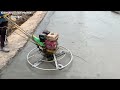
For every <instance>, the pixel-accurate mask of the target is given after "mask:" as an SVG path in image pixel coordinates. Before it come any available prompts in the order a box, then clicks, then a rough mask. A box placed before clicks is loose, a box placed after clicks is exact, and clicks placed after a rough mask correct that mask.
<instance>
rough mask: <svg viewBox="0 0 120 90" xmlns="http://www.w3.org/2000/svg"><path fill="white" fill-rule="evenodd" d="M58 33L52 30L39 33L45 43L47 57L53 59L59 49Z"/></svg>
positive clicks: (44, 50) (44, 49) (44, 48)
mask: <svg viewBox="0 0 120 90" xmlns="http://www.w3.org/2000/svg"><path fill="white" fill-rule="evenodd" d="M58 38H59V35H58V33H53V32H50V31H44V32H42V33H41V34H40V35H39V39H40V41H41V42H43V43H44V45H45V46H44V47H43V52H44V54H45V55H46V57H47V58H49V59H50V60H52V59H53V54H54V53H55V52H56V50H57V48H58V47H57V46H58Z"/></svg>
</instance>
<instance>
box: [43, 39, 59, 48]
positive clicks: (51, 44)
mask: <svg viewBox="0 0 120 90" xmlns="http://www.w3.org/2000/svg"><path fill="white" fill-rule="evenodd" d="M45 45H46V48H47V49H56V48H57V41H49V40H45Z"/></svg>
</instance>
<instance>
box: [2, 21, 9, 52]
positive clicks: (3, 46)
mask: <svg viewBox="0 0 120 90" xmlns="http://www.w3.org/2000/svg"><path fill="white" fill-rule="evenodd" d="M7 23H8V22H3V23H2V25H3V27H4V26H7ZM6 29H7V28H6V27H5V28H3V29H1V49H2V51H5V52H9V49H7V48H6V47H5V38H6Z"/></svg>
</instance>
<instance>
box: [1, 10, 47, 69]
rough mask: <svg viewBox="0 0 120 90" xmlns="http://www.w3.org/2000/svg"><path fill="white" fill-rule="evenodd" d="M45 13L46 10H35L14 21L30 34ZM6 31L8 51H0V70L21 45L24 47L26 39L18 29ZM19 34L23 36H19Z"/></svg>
mask: <svg viewBox="0 0 120 90" xmlns="http://www.w3.org/2000/svg"><path fill="white" fill-rule="evenodd" d="M46 13H47V12H45V11H37V12H35V13H34V14H33V15H31V16H28V17H27V18H25V19H24V20H22V19H21V21H19V22H17V21H16V22H17V23H20V24H21V25H20V27H21V28H22V29H24V30H25V31H26V32H27V33H30V34H31V33H33V32H34V30H35V29H36V27H37V25H38V24H39V23H40V22H41V21H42V19H43V18H44V16H45V15H46ZM25 17H26V16H25ZM23 18H24V17H23ZM23 21H24V23H23ZM21 22H22V23H23V24H22V23H21ZM9 27H10V26H9ZM11 27H12V28H13V27H14V26H12V25H11ZM8 33H9V36H8V47H9V48H10V52H9V53H5V52H0V70H2V69H3V68H4V67H6V66H7V65H8V64H10V63H11V59H12V58H13V57H14V56H15V55H16V54H17V53H18V52H19V51H20V50H21V48H22V47H24V45H25V44H26V43H27V40H28V37H26V36H25V35H24V34H23V33H21V32H20V31H19V30H18V29H15V30H14V32H8ZM20 35H21V36H23V37H25V38H23V37H21V36H20Z"/></svg>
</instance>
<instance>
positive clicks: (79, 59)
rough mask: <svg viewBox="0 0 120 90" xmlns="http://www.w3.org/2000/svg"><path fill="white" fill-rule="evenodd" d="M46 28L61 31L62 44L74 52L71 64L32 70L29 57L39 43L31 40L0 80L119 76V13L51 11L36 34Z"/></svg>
mask: <svg viewBox="0 0 120 90" xmlns="http://www.w3.org/2000/svg"><path fill="white" fill-rule="evenodd" d="M45 28H46V29H48V30H50V31H54V32H58V33H59V35H60V38H59V44H60V45H61V46H65V47H66V48H69V49H70V50H71V51H72V53H73V55H74V59H73V62H72V64H71V66H70V67H69V68H68V69H64V70H61V71H40V70H34V69H31V68H30V67H29V66H28V65H27V63H26V56H27V53H28V52H29V51H30V50H31V49H32V48H34V47H36V46H35V45H34V44H32V43H31V42H28V43H27V45H26V46H25V47H24V48H23V50H22V51H21V52H20V53H19V54H18V55H17V56H16V57H15V58H13V63H11V64H10V65H9V66H8V67H7V68H6V69H5V70H3V71H2V72H1V73H0V78H1V79H106V78H107V79H109V78H110V79H115V78H120V71H119V70H120V55H119V53H120V35H119V33H120V15H118V14H115V13H112V12H110V11H56V12H48V14H47V16H46V17H45V19H44V20H43V22H42V23H41V24H40V25H39V26H38V28H37V30H36V32H35V35H39V33H40V32H41V31H42V30H44V29H45Z"/></svg>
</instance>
